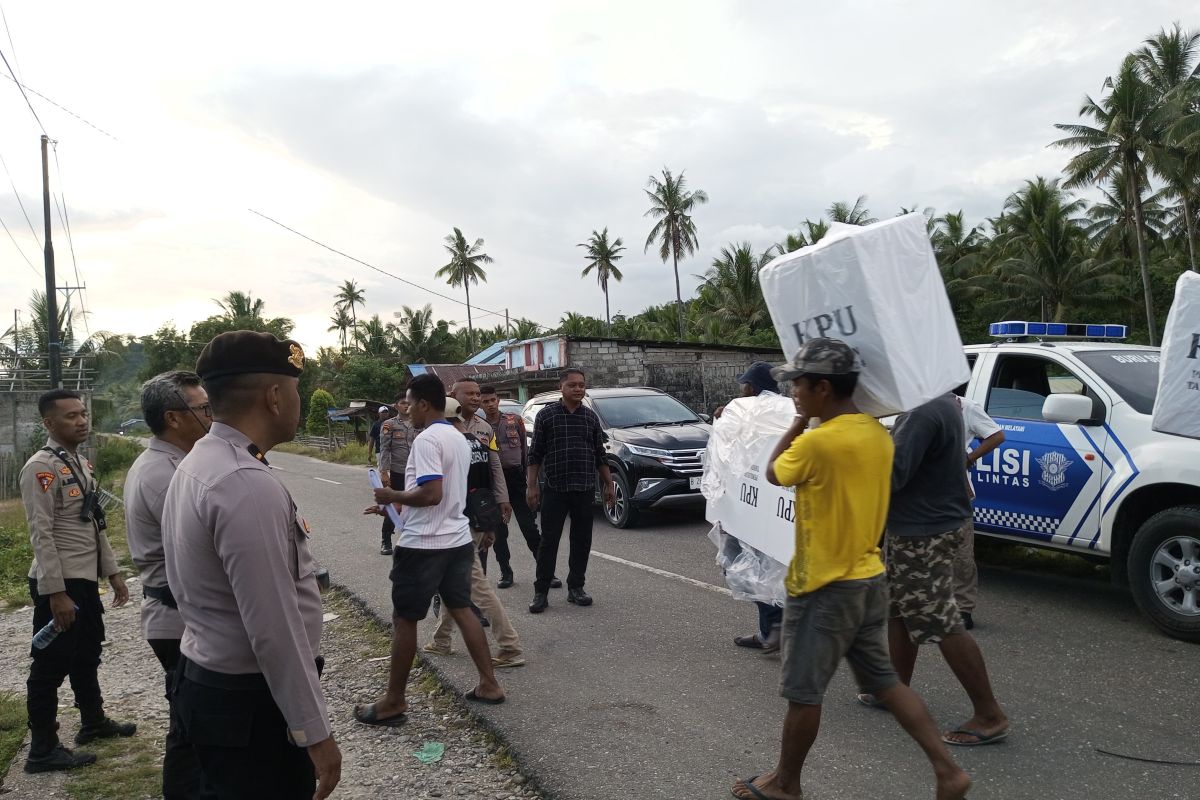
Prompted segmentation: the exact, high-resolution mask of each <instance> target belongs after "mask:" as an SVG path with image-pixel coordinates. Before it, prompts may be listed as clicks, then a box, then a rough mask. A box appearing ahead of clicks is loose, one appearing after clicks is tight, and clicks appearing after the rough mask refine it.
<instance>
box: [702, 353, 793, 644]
mask: <svg viewBox="0 0 1200 800" xmlns="http://www.w3.org/2000/svg"><path fill="white" fill-rule="evenodd" d="M737 382H738V383H739V384H741V386H742V397H758V396H759V395H760V394H779V383H778V381H776V380H775V379H774V378H773V377H771V365H770V364H768V363H767V362H765V361H755V362H754V363H753V364H751V365H750V366H749V368H747V369H746V371H745V372H743V373H742V374H741V375H739V376H738V378H737ZM724 411H725V406H721V407H720V408H718V409H717V410H716V411H715V412H713V417H715V418H716V419H720V418H721V414H722V412H724ZM742 546H743V547H747V546H748V545H742ZM754 604H755V605H756V606H758V630H757V631H755V632H754V633H750V634H747V635H745V636H736V637H734V639H733V643H734V644H736V645H737V646H738V647H748V648H750V649H751V650H762V651H763V652H764V653H775V652H778V650H779V630H780V628H779V626H780V623H781V622H782V621H783V609H782V608H780V607H779V606H775V605H771V604H770V603H760V602H758V601H755V603H754Z"/></svg>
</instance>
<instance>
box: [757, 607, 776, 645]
mask: <svg viewBox="0 0 1200 800" xmlns="http://www.w3.org/2000/svg"><path fill="white" fill-rule="evenodd" d="M754 605H756V606H758V638H759V639H760V640H761V641H764V642H765V641H766V640H767V637H768V636H770V635H771V628H773V627H775V626H776V625H779V624H780V623H782V622H783V609H782V608H780V607H779V606H776V605H771V604H770V603H760V602H758V601H757V600H756V601H755V602H754Z"/></svg>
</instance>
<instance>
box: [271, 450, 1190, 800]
mask: <svg viewBox="0 0 1200 800" xmlns="http://www.w3.org/2000/svg"><path fill="white" fill-rule="evenodd" d="M270 461H271V464H272V465H273V466H275V467H276V468H277V469H278V470H280V476H281V477H282V479H283V481H284V482H285V483H286V484H287V486H288V488H289V489H290V490H291V491H292V494H293V496H294V497H295V499H296V502H297V503H298V504H299V506H300V508H301V511H302V513H303V514H304V515H305V516H306V517H307V518H308V520H309V522H310V523H311V525H312V528H313V531H314V540H313V546H314V551H315V554H316V556H317V558H318V559H319V560H320V561H321V562H322V563H323V564H324V565H325V566H327V567H328V568H329V570H330V572H331V574H332V577H333V580H334V582H335V583H338V584H341V585H342V586H344V587H346V588H347V589H348V590H349V591H351V592H352V593H353V594H355V595H357V596H358V597H359V598H361V599H362V600H363V601H365V602H366V603H367V604H368V605H369V606H370V608H371V609H372V610H373V611H375V612H376V613H377V614H379V615H380V616H381V617H383V618H385V619H386V618H388V617H389V615H390V602H389V588H390V587H389V583H388V580H387V572H388V568H389V565H390V559H388V558H385V557H383V556H380V555H379V551H378V547H379V535H378V530H379V518H378V517H363V516H361V515H360V511H361V509H362V508H363V507H365V506H366V505H367V504H369V503H370V501H371V496H370V492H369V489H368V487H367V481H366V470H365V467H348V466H340V465H335V464H327V463H324V462H320V461H316V460H313V459H309V458H305V457H301V456H292V455H288V454H283V453H273V454H271V455H270ZM707 530H708V525H707V524H706V523H705V522H704V519H703V514H702V511H701V510H700V509H697V510H694V511H674V512H672V513H671V514H670V515H652V516H649V517H647V518H646V519H645V520H644V523H643V527H641V528H639V529H637V530H634V531H620V530H616V529H613V528H611V527H609V526H608V525H607V524H606V523H605V522H604V521H603V517H602V515H599V514H598V515H597V521H596V531H595V538H594V542H593V551H594V555H593V557H592V560H591V565H590V567H589V570H588V584H587V588H588V590H589V592H591V593H592V594H593V596H594V597H595V598H596V604H595V605H594V606H592V607H591V608H577V607H575V606H571V605H568V604H567V602H566V598H565V594H564V591H563V590H556V591H553V592H552V593H551V596H550V602H551V606H550V609H549V610H548V611H547V612H546V613H545V614H542V615H540V616H533V615H530V614H529V613H528V612H527V610H526V606H527V604H528V603H529V600H530V598H531V596H532V569H533V566H532V558H531V557H530V556H529V553H528V551H526V550H524V544H523V541H522V540H521V539H520V536H519V534H517V533H516V531H515V525H514V536H513V539H514V542H513V544H514V547H513V552H514V567H515V571H516V575H517V586H516V587H514V588H513V589H509V590H506V591H502V592H501V593H500V595H501V597H502V598H503V600H504V602H505V604H506V606H507V607H508V610H509V613H510V615H511V616H512V618H513V621H514V624H515V626H516V628H517V631H518V632H519V633H520V635H521V638H522V641H523V644H524V647H525V651H526V655H527V657H528V659H529V664H528V665H527V666H525V667H522V668H520V669H516V670H508V671H505V672H502V673H501V680H502V682H503V684H504V687H505V689H506V691H507V692H508V698H509V702H507V703H506V704H504V705H501V706H497V707H480V708H479V709H478V712H479V714H480V716H481V717H483V718H484V719H485V720H486V721H487V722H488V723H490V724H491V725H492V726H493V727H494V728H495V729H496V730H497V731H498V732H499V733H500V734H501V735H502V736H503V737H504V738H505V739H506V740H507V741H508V743H509V744H510V746H511V748H512V750H513V751H514V753H515V755H516V757H517V759H518V760H519V761H520V763H521V765H522V767H523V769H524V770H525V772H526V774H528V775H530V776H531V777H532V778H533V779H535V780H536V781H537V782H538V783H539V784H540V785H541V786H542V787H543V789H544V790H545V791H546V793H547V794H548V795H550V796H551V797H554V798H568V799H570V800H612V799H613V798H634V800H640V799H641V798H688V799H689V800H704V799H705V798H713V799H714V800H715V799H716V798H727V797H729V786H730V785H731V783H732V782H733V781H734V780H735V779H736V778H739V777H745V776H747V775H754V774H757V773H758V772H761V771H764V770H766V769H769V768H770V767H772V766H773V765H774V763H775V759H776V756H777V753H778V740H779V732H780V726H781V722H782V718H783V713H784V709H785V703H784V701H783V700H782V699H781V698H780V697H779V696H778V693H777V683H778V672H779V661H778V658H777V657H772V656H762V655H761V654H758V653H754V652H750V651H746V650H742V649H741V648H737V647H734V646H733V644H732V638H733V636H734V635H736V634H740V633H747V632H750V631H751V630H753V628H754V623H755V619H756V615H755V610H754V608H753V606H752V605H750V604H748V603H744V602H737V601H734V600H732V599H731V598H730V597H728V596H727V594H726V593H724V592H723V591H722V588H721V587H722V581H721V575H720V572H719V570H718V569H717V567H716V566H715V564H714V562H713V558H714V555H715V553H714V548H713V547H712V545H711V544H710V543H709V542H708V539H707V537H706V536H705V534H706V533H707ZM518 543H520V548H518V547H517V544H518ZM562 550H563V552H560V556H559V564H560V575H565V570H566V554H565V550H566V537H565V536H564V545H563V548H562ZM651 570H656V571H651ZM664 573H666V574H664ZM493 577H494V576H493ZM981 577H982V589H981V605H980V608H979V609H978V612H977V614H976V619H977V621H978V623H979V626H978V628H977V629H976V632H975V633H976V638H977V639H978V640H979V643H980V646H981V647H982V648H983V652H984V655H985V658H986V659H987V663H988V667H989V669H990V671H991V675H992V681H993V683H994V685H995V688H996V693H997V695H998V697H999V698H1000V701H1001V703H1003V704H1004V706H1005V707H1006V709H1007V711H1008V714H1009V716H1010V718H1011V720H1012V735H1011V737H1010V738H1009V739H1008V741H1006V742H1003V743H1001V744H998V745H994V746H988V747H982V748H974V749H957V750H956V751H955V755H956V756H957V757H958V759H959V762H960V763H961V764H962V765H963V766H964V768H965V769H967V770H968V771H969V772H970V773H971V774H972V776H973V777H974V779H975V787H976V788H975V789H974V790H973V791H972V793H971V797H972V798H1004V800H1021V799H1022V798H1028V799H1029V800H1047V799H1048V798H1064V799H1065V798H1149V797H1152V798H1196V797H1200V789H1198V788H1197V787H1200V766H1180V765H1168V764H1158V763H1151V762H1149V761H1137V760H1130V759H1128V758H1122V757H1118V756H1115V755H1109V754H1105V753H1102V752H1100V751H1101V750H1107V751H1111V752H1113V753H1119V754H1122V755H1125V756H1135V757H1139V758H1144V759H1158V760H1164V761H1172V760H1174V761H1191V762H1197V761H1200V735H1198V733H1197V731H1198V727H1200V726H1198V722H1200V647H1197V646H1195V645H1189V644H1185V643H1182V642H1178V641H1174V640H1171V639H1168V638H1166V637H1164V636H1162V635H1161V634H1159V633H1158V632H1157V631H1156V630H1155V629H1153V628H1152V627H1151V626H1150V625H1149V624H1147V623H1146V622H1145V621H1144V620H1143V619H1142V618H1141V616H1140V615H1139V613H1138V612H1137V609H1136V608H1135V607H1134V605H1133V603H1132V601H1131V600H1130V599H1129V598H1128V597H1127V596H1126V595H1125V594H1124V593H1122V592H1120V591H1117V590H1115V589H1113V588H1111V587H1109V586H1107V585H1106V584H1104V583H1100V582H1089V581H1079V580H1075V579H1068V578H1061V577H1055V576H1047V575H1032V574H1026V573H1020V572H1012V571H1006V570H998V569H989V568H984V569H983V574H982V576H981ZM430 631H431V627H430V624H429V622H428V621H427V622H425V623H422V641H425V638H426V637H427V636H428V634H429V632H430ZM455 649H456V653H455V655H453V656H450V657H447V658H441V657H435V658H434V663H435V664H436V666H437V667H438V668H439V669H441V670H442V672H443V674H444V676H445V677H446V678H448V679H449V680H450V681H451V682H452V683H453V684H454V686H455V687H456V688H458V689H459V690H461V691H466V690H468V689H470V688H471V687H472V686H473V685H474V672H473V670H472V668H471V665H470V660H469V658H468V657H467V656H466V654H465V652H463V649H462V643H461V640H460V639H458V638H457V637H456V641H455ZM914 688H916V689H917V691H918V692H920V693H921V695H922V696H924V697H925V699H926V701H927V702H928V703H929V706H930V709H931V711H932V713H933V715H934V717H935V719H937V721H938V722H939V724H941V725H942V726H944V727H945V728H951V727H954V726H956V725H957V724H958V723H961V722H962V721H964V720H965V719H967V718H968V717H969V716H970V706H969V703H968V701H967V698H966V696H965V694H964V693H963V692H962V690H961V689H960V688H959V686H958V684H957V682H956V681H955V680H954V678H953V676H952V675H951V674H950V671H949V670H948V669H947V668H946V666H945V665H944V663H943V662H942V661H941V658H940V656H939V654H938V653H937V651H936V650H933V649H929V650H927V651H925V652H923V653H922V655H921V660H920V661H919V662H918V665H917V674H916V677H915V679H914ZM854 691H855V690H854V686H853V684H852V681H851V680H850V677H849V673H848V670H846V669H844V668H843V670H842V671H841V672H839V674H838V676H837V678H836V679H835V680H834V682H833V684H832V685H831V686H830V689H829V693H828V695H827V697H826V703H825V707H824V718H823V720H822V728H821V735H820V737H819V739H818V741H817V744H816V746H815V747H814V749H813V752H812V753H811V754H810V756H809V759H808V764H807V766H806V767H805V785H806V797H808V798H810V800H843V799H845V800H849V799H850V798H866V797H879V798H918V797H930V796H932V790H931V787H932V781H931V776H930V773H929V770H928V768H927V766H926V762H925V761H924V759H923V757H922V756H921V754H920V752H919V751H918V749H917V747H916V746H915V745H914V744H913V743H912V742H911V741H910V740H909V739H908V738H907V737H906V736H905V735H904V733H903V732H902V731H901V730H900V728H899V726H897V725H896V724H895V723H894V721H893V720H891V719H890V718H889V716H888V715H887V714H886V712H881V711H874V710H871V709H867V708H863V707H861V706H859V705H857V704H856V703H855V702H854ZM363 699H364V700H368V699H370V698H363Z"/></svg>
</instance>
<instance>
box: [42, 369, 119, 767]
mask: <svg viewBox="0 0 1200 800" xmlns="http://www.w3.org/2000/svg"><path fill="white" fill-rule="evenodd" d="M38 413H39V414H41V415H42V425H44V426H45V428H46V432H47V433H48V434H49V438H47V439H46V446H45V447H43V448H42V449H41V450H39V451H38V452H36V453H34V454H33V455H32V456H31V457H30V458H29V461H27V462H26V463H25V466H24V467H23V468H22V469H21V477H20V483H21V500H22V501H23V503H24V504H25V518H26V519H27V520H28V522H29V540H30V542H31V543H32V545H33V566H32V567H31V568H30V570H29V594H30V596H31V597H32V598H33V630H34V631H35V632H36V631H39V630H41V628H42V627H44V626H45V625H46V624H47V623H49V622H50V621H51V620H53V621H54V624H55V628H56V629H57V630H58V631H59V634H58V636H57V637H56V638H55V639H54V641H52V642H51V643H50V644H49V645H47V646H46V647H45V648H42V649H38V648H31V653H30V655H31V656H32V657H33V661H32V662H31V663H30V665H29V680H28V682H27V683H26V688H27V690H28V694H27V700H26V707H27V710H28V714H29V730H30V745H29V756H28V758H27V759H26V760H25V771H26V772H49V771H52V770H64V769H73V768H74V767H81V766H84V765H85V764H91V763H92V762H94V761H95V760H96V757H95V756H94V755H92V754H91V753H84V752H78V753H75V752H72V751H71V750H68V749H67V748H65V747H63V746H62V744H61V743H60V742H59V740H58V733H57V731H58V687H59V686H61V685H62V682H63V678H66V677H67V676H70V678H71V689H72V691H73V692H74V693H75V704H76V705H78V706H79V715H80V727H79V732H78V733H77V734H75V742H76V744H87V743H88V742H90V741H92V740H94V739H106V738H110V737H113V736H132V735H133V734H134V732H135V731H136V730H137V726H136V725H133V724H130V723H122V722H115V721H113V720H111V719H109V718H108V716H106V715H105V713H104V700H103V698H102V697H101V696H100V682H99V679H98V676H97V671H98V669H99V667H100V646H101V642H103V641H104V605H103V603H102V602H101V601H100V584H99V583H98V580H97V579H98V577H99V576H101V575H103V576H106V577H107V578H108V582H109V585H110V586H111V587H112V590H113V608H118V607H120V606H123V605H125V604H126V603H127V602H129V590H128V589H126V588H125V581H124V580H123V579H122V578H121V572H120V570H119V569H118V567H117V559H116V557H115V556H114V555H113V551H112V548H111V547H110V546H109V544H108V539H107V537H106V536H105V535H104V529H105V527H106V525H105V522H104V511H103V509H101V508H100V505H99V502H98V499H99V495H98V491H97V490H98V488H99V486H98V484H97V483H96V479H95V478H94V477H93V476H92V466H91V464H90V463H88V461H87V460H86V459H84V458H81V457H80V456H79V452H78V447H79V446H80V445H81V444H83V443H84V442H86V441H87V438H88V435H89V433H90V432H91V431H90V426H89V421H88V412H87V407H86V406H85V405H84V403H83V399H82V398H81V397H80V395H79V394H78V393H76V392H72V391H68V390H65V389H54V390H52V391H49V392H46V393H45V394H43V395H42V396H41V397H40V398H38Z"/></svg>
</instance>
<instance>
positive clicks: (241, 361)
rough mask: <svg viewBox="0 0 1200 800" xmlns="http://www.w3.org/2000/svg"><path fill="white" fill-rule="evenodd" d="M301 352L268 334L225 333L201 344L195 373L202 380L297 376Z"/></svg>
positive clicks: (297, 346)
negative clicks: (236, 376)
mask: <svg viewBox="0 0 1200 800" xmlns="http://www.w3.org/2000/svg"><path fill="white" fill-rule="evenodd" d="M302 369H304V350H302V349H301V348H300V345H298V344H296V343H295V342H293V341H292V340H291V339H287V340H285V341H282V342H281V341H279V340H278V339H276V338H275V337H274V336H272V335H271V334H269V333H259V332H257V331H228V332H226V333H222V334H218V335H217V336H216V337H214V338H213V340H212V341H211V342H209V343H208V344H206V345H204V349H203V350H202V351H201V352H200V358H198V359H196V372H197V373H199V374H200V377H201V378H202V379H203V380H206V381H209V380H212V379H214V378H224V377H227V376H229V375H247V374H251V373H268V374H271V375H290V376H291V377H293V378H298V377H299V376H300V371H301V370H302Z"/></svg>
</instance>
